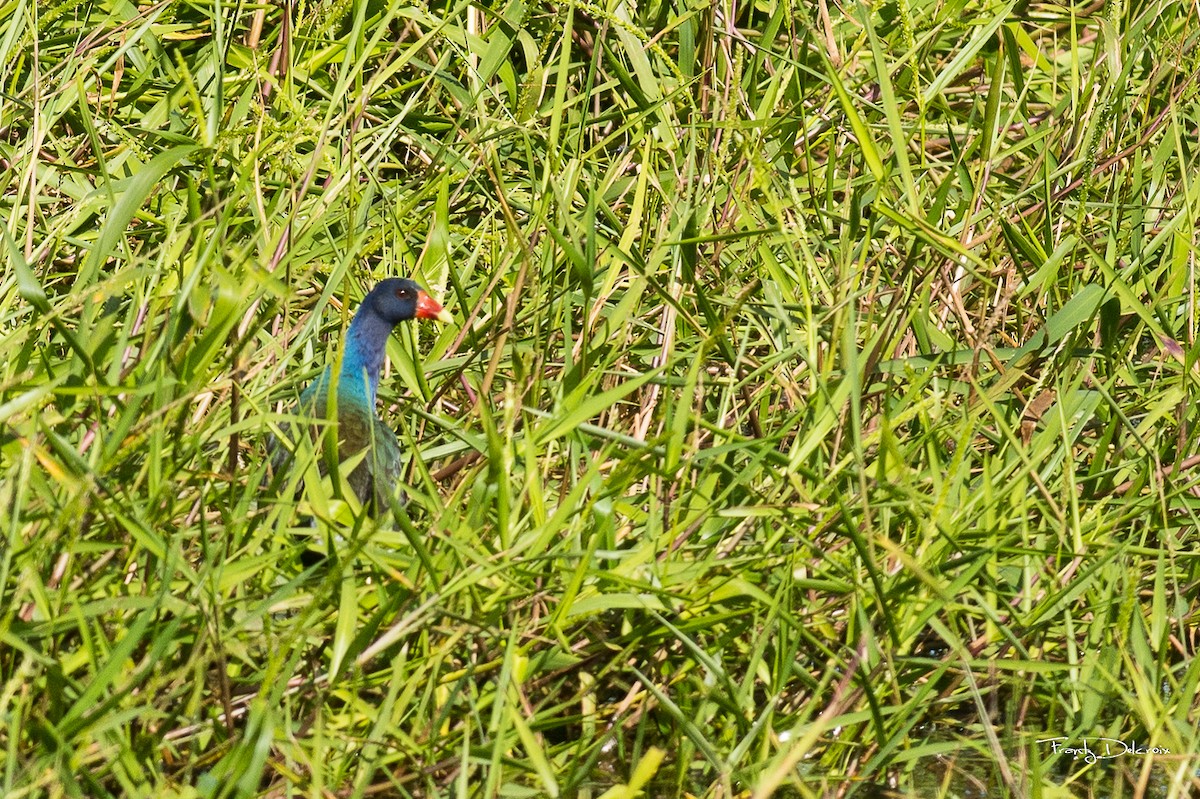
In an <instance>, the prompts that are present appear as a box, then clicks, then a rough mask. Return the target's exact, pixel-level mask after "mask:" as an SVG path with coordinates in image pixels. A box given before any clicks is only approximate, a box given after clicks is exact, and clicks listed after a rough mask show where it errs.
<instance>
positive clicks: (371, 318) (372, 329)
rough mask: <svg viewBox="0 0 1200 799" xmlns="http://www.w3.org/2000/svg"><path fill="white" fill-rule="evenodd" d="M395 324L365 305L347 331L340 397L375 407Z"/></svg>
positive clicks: (339, 379)
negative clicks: (380, 376) (380, 374)
mask: <svg viewBox="0 0 1200 799" xmlns="http://www.w3.org/2000/svg"><path fill="white" fill-rule="evenodd" d="M391 334H392V325H390V324H388V322H387V321H385V320H384V319H383V318H382V317H380V316H379V314H377V313H375V311H374V310H373V309H372V308H370V304H369V303H366V302H364V303H363V305H362V306H361V307H360V308H359V309H358V313H356V314H355V315H354V319H353V321H351V322H350V329H349V330H348V331H346V347H345V351H344V352H343V353H342V371H341V372H339V373H338V396H339V397H345V398H348V399H353V400H360V401H362V402H364V403H368V404H369V406H370V407H372V408H373V407H375V395H376V393H377V392H378V391H379V371H380V370H381V369H382V368H383V359H384V355H385V353H386V350H387V340H388V336H390V335H391Z"/></svg>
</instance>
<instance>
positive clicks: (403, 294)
mask: <svg viewBox="0 0 1200 799" xmlns="http://www.w3.org/2000/svg"><path fill="white" fill-rule="evenodd" d="M410 297H412V292H411V291H409V290H408V289H396V298H397V299H401V300H407V299H409V298H410Z"/></svg>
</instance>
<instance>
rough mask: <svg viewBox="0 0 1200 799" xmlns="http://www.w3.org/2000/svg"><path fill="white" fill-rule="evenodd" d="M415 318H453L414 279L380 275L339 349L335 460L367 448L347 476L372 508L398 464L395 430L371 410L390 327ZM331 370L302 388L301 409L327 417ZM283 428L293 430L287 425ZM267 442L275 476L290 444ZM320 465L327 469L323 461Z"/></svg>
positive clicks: (387, 502)
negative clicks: (378, 281) (336, 457)
mask: <svg viewBox="0 0 1200 799" xmlns="http://www.w3.org/2000/svg"><path fill="white" fill-rule="evenodd" d="M413 318H416V319H437V320H438V321H441V322H450V321H452V317H451V316H450V314H449V313H448V312H447V311H446V310H445V309H443V308H442V306H441V305H439V304H438V302H437V301H436V300H435V299H433V298H432V297H430V296H429V295H428V294H427V293H426V292H425V289H423V288H421V287H420V286H418V285H417V284H416V283H414V282H413V281H411V280H406V279H403V278H394V277H393V278H388V279H386V280H383V281H381V282H380V283H379V284H378V285H376V286H375V288H373V289H371V291H370V293H369V294H367V296H366V297H363V301H362V304H361V305H360V306H359V307H358V312H357V313H355V314H354V319H353V320H351V322H350V329H349V330H347V331H346V340H345V344H344V346H343V349H342V367H341V370H340V371H339V372H338V378H337V381H336V385H337V396H336V397H335V398H334V399H335V402H334V403H333V405H334V406H336V409H337V439H338V461H339V462H344V461H346V460H347V459H349V458H352V457H354V456H355V455H358V454H360V453H363V452H364V450H365V454H364V455H363V458H362V460H361V461H359V462H358V464H357V465H355V467H354V468H353V470H351V472H350V475H349V480H348V482H349V484H350V488H351V490H352V491H354V494H355V495H356V496H357V497H358V499H359V501H361V502H362V503H363V504H364V505H366V506H368V507H369V508H370V509H371V510H372V511H373V512H374V513H376V514H380V513H383V512H384V511H385V510H387V509H388V508H389V507H391V500H392V497H394V496H395V495H396V487H397V485H398V484H399V482H400V466H401V464H400V443H399V442H398V441H397V440H396V434H395V433H394V432H393V431H392V429H391V428H390V427H388V426H387V425H386V424H385V423H384V421H383V420H382V419H380V418H379V416H378V415H376V413H375V395H376V392H377V390H378V389H379V372H380V370H381V369H382V368H383V359H384V357H385V351H386V349H387V340H388V336H390V335H391V333H392V329H393V328H395V327H396V325H398V324H400V323H401V322H404V321H406V320H409V319H413ZM331 375H332V371H331V367H325V371H324V373H322V375H321V376H320V377H319V378H317V379H316V380H315V381H313V382H312V384H310V385H309V386H308V387H307V388H306V389H304V391H303V393H301V394H300V403H299V406H298V409H299V412H300V413H302V414H303V415H305V416H309V417H313V418H317V419H325V418H328V416H329V413H330V410H331V403H330V397H329V387H330V384H331V382H332V381H331ZM284 432H285V433H288V434H289V435H291V431H290V430H289V428H288V426H286V425H285V426H284ZM313 433H314V435H317V434H318V433H317V431H316V430H314V431H313ZM269 448H270V450H271V466H272V471H273V472H274V480H278V479H279V476H280V475H281V474H282V473H283V472H284V471H285V470H286V466H287V465H288V464H289V463H290V462H291V459H292V452H293V451H294V448H290V447H289V446H281V445H280V444H279V442H278V441H277V440H275V439H272V440H271V441H270V442H269ZM321 471H322V472H324V471H325V469H324V462H322V464H321Z"/></svg>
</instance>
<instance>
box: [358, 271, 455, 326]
mask: <svg viewBox="0 0 1200 799" xmlns="http://www.w3.org/2000/svg"><path fill="white" fill-rule="evenodd" d="M363 305H366V306H369V307H370V308H371V310H372V311H374V312H375V313H376V314H378V315H379V316H380V317H382V318H383V320H384V321H386V322H388V323H390V324H392V325H397V324H399V323H400V322H403V321H405V320H408V319H413V318H416V319H437V320H438V321H439V322H451V321H453V317H451V316H450V313H449V312H448V311H447V310H446V309H445V308H443V307H442V306H441V304H440V303H438V301H437V300H435V299H434V298H433V297H430V296H429V294H427V293H426V291H425V289H423V288H421V287H420V286H418V285H417V284H416V283H414V282H413V281H411V280H407V279H405V278H399V277H390V278H388V279H387V280H383V281H381V282H380V283H378V284H377V285H376V286H375V288H373V289H371V293H370V294H368V295H367V296H366V297H365V298H364V299H363Z"/></svg>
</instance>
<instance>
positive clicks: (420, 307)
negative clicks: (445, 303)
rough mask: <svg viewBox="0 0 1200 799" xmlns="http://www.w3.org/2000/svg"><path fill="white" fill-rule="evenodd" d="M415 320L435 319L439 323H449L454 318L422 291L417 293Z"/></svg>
mask: <svg viewBox="0 0 1200 799" xmlns="http://www.w3.org/2000/svg"><path fill="white" fill-rule="evenodd" d="M417 318H418V319H436V320H438V321H439V322H446V323H450V322H453V321H454V317H453V316H451V315H450V312H449V311H447V310H446V309H445V308H443V307H442V306H441V304H440V303H439V302H438V301H437V300H435V299H434V298H433V297H430V296H429V295H428V294H426V293H425V292H423V291H418V292H417Z"/></svg>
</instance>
